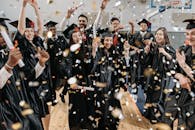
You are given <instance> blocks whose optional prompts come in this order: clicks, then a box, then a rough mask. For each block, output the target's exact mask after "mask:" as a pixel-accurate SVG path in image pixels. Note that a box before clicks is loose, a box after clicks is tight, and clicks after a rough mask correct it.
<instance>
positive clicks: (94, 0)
mask: <svg viewBox="0 0 195 130" xmlns="http://www.w3.org/2000/svg"><path fill="white" fill-rule="evenodd" d="M92 10H93V11H96V10H97V3H96V0H93V1H92Z"/></svg>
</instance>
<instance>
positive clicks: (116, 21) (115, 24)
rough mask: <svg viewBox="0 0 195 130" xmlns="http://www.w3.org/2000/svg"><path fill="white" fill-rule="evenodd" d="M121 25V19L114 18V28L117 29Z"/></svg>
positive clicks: (112, 23) (112, 24)
mask: <svg viewBox="0 0 195 130" xmlns="http://www.w3.org/2000/svg"><path fill="white" fill-rule="evenodd" d="M119 25H120V21H119V20H113V21H112V22H111V26H112V28H113V29H114V30H115V29H116V28H117V27H118V26H119Z"/></svg>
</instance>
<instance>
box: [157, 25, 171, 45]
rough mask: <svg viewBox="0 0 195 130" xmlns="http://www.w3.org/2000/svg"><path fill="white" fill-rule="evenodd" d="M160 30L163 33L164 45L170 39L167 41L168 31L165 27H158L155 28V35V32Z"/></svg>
mask: <svg viewBox="0 0 195 130" xmlns="http://www.w3.org/2000/svg"><path fill="white" fill-rule="evenodd" d="M159 30H161V31H162V32H163V35H164V39H165V45H166V44H170V41H169V36H168V33H167V29H166V28H165V27H160V28H158V29H157V30H156V32H155V35H156V33H157V32H158V31H159Z"/></svg>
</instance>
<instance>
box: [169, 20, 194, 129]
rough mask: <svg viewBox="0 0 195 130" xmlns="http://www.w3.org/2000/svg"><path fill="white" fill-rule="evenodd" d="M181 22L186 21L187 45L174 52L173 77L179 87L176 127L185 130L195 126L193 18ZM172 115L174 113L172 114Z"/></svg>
mask: <svg viewBox="0 0 195 130" xmlns="http://www.w3.org/2000/svg"><path fill="white" fill-rule="evenodd" d="M183 22H185V23H188V24H187V26H186V40H188V41H189V43H190V44H189V45H184V46H181V47H180V48H179V49H178V50H177V52H176V59H177V62H178V67H179V69H178V71H177V73H176V74H175V78H176V79H177V80H178V82H179V84H180V86H181V88H180V89H179V92H178V94H177V95H178V96H179V98H178V99H177V102H178V104H177V105H178V107H179V108H181V111H178V117H177V118H178V127H179V129H181V127H184V129H187V130H193V129H194V128H195V120H194V119H195V118H194V117H195V114H194V113H195V109H194V108H195V106H194V92H195V89H194V84H195V80H194V78H195V76H194V69H195V68H194V66H195V62H194V61H195V19H186V20H184V21H183ZM172 116H173V117H175V116H176V114H175V115H174V114H173V115H172Z"/></svg>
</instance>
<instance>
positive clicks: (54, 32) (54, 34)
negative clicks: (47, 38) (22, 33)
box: [48, 27, 56, 37]
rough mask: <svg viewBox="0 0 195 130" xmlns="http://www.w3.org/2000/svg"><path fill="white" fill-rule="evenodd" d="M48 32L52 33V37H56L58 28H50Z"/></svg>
mask: <svg viewBox="0 0 195 130" xmlns="http://www.w3.org/2000/svg"><path fill="white" fill-rule="evenodd" d="M48 31H50V32H52V37H55V36H56V27H49V28H48Z"/></svg>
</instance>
